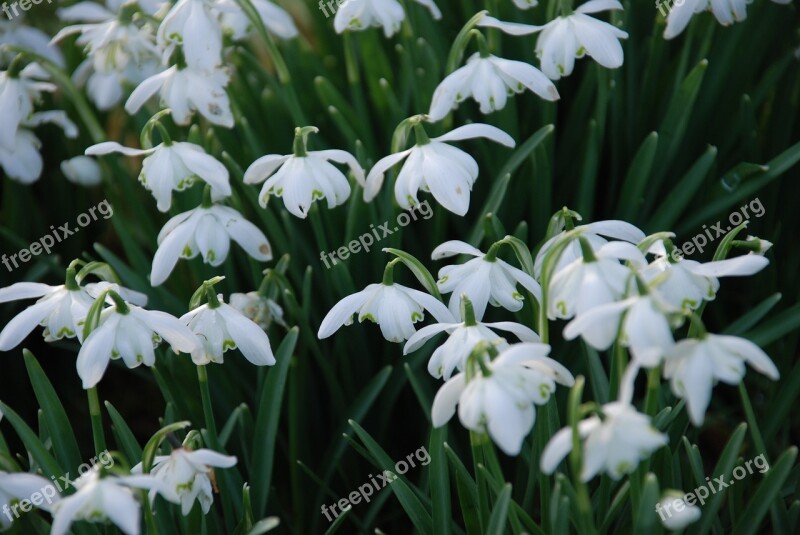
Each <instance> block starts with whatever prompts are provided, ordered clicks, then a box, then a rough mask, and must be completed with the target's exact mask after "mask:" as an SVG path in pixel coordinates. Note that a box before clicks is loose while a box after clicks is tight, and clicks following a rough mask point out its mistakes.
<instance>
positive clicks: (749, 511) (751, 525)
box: [733, 446, 797, 535]
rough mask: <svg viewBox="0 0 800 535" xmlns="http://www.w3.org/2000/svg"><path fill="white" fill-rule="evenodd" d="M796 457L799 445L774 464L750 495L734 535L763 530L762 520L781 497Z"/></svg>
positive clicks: (790, 449) (749, 533) (735, 527)
mask: <svg viewBox="0 0 800 535" xmlns="http://www.w3.org/2000/svg"><path fill="white" fill-rule="evenodd" d="M796 459H797V447H796V446H792V447H791V448H789V449H788V450H786V451H784V452H783V454H781V456H780V457H778V459H777V460H776V461H775V462H774V463H773V464H772V466H771V467H770V470H769V473H768V474H767V475H766V477H764V481H763V482H762V483H761V485H759V486H758V490H756V492H755V493H754V494H752V495H751V496H750V501H749V502H748V505H747V507H746V508H745V510H744V512H743V513H742V515H741V517H740V518H741V520H739V522H738V523H737V524H736V526H734V528H733V533H734V535H751V534H755V533H759V532H761V531H762V530H763V526H762V525H761V521H762V520H763V519H764V517H765V516H766V514H767V512H768V511H769V509H770V506H771V505H772V504H773V502H774V501H775V499H776V498H778V497H779V493H780V492H781V488H782V487H783V483H784V481H786V478H787V477H789V474H790V471H791V468H792V466H794V462H795V460H796Z"/></svg>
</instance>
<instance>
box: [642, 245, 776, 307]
mask: <svg viewBox="0 0 800 535" xmlns="http://www.w3.org/2000/svg"><path fill="white" fill-rule="evenodd" d="M671 260H672V259H671V258H670V257H667V256H662V257H660V258H657V259H656V260H654V261H653V262H652V263H651V264H650V265H648V266H647V267H646V268H644V269H642V270H641V271H640V274H641V275H642V278H644V279H645V280H646V281H647V282H650V281H653V280H654V279H655V278H656V277H658V276H660V275H661V274H662V273H667V277H666V279H665V280H664V281H663V282H661V283H660V284H659V286H658V290H659V293H660V294H661V295H662V296H663V297H664V299H665V300H666V301H667V302H668V303H670V304H671V305H672V306H674V307H675V308H688V309H691V310H695V309H697V307H699V306H700V305H701V304H702V303H703V300H706V301H713V300H714V298H715V297H716V295H717V290H718V289H719V279H718V278H717V277H736V276H749V275H753V274H755V273H758V272H759V271H761V270H762V269H764V268H765V267H766V266H767V264H769V260H767V259H766V258H764V257H763V256H759V255H755V254H747V255H744V256H738V257H736V258H729V259H726V260H716V261H713V262H706V263H703V264H701V263H700V262H697V261H695V260H685V259H684V260H680V261H678V262H673V261H671Z"/></svg>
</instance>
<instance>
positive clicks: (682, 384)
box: [664, 334, 780, 426]
mask: <svg viewBox="0 0 800 535" xmlns="http://www.w3.org/2000/svg"><path fill="white" fill-rule="evenodd" d="M745 362H747V363H748V364H750V366H752V367H753V368H755V369H756V370H757V371H758V372H759V373H763V374H764V375H766V376H767V377H769V378H770V379H772V380H773V381H777V380H778V378H779V377H780V373H779V372H778V368H776V367H775V364H774V363H773V362H772V360H770V358H769V356H767V354H766V353H764V351H763V350H762V349H761V348H760V347H758V346H757V345H756V344H754V343H753V342H751V341H749V340H746V339H744V338H739V337H737V336H726V335H717V334H706V335H705V336H704V337H702V338H700V339H686V340H681V341H680V342H678V343H677V344H675V347H673V348H672V350H671V351H670V352H668V353H667V355H666V359H665V363H664V377H665V378H667V379H669V380H670V385H671V387H672V392H673V393H674V394H675V395H676V396H678V397H679V398H682V399H685V400H686V409H687V411H688V413H689V417H690V419H691V420H692V423H693V424H694V425H696V426H700V425H702V424H703V419H704V417H705V412H706V409H707V408H708V403H709V401H710V400H711V390H712V388H713V387H714V384H716V382H717V381H722V382H723V383H727V384H730V385H736V384H739V383H740V382H741V381H742V378H743V377H744V373H745Z"/></svg>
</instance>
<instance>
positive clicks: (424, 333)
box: [403, 323, 459, 355]
mask: <svg viewBox="0 0 800 535" xmlns="http://www.w3.org/2000/svg"><path fill="white" fill-rule="evenodd" d="M458 325H459V324H458V323H434V324H433V325H427V326H425V327H423V328H422V329H420V330H418V331H417V332H415V333H414V334H413V335H411V338H409V339H408V341H407V342H406V345H405V346H404V347H403V355H408V354H409V353H413V352H414V351H416V350H417V349H419V348H420V347H422V346H423V344H425V342H427V341H428V340H430V339H431V338H433V337H434V336H436V335H437V334H439V333H442V332H444V331H446V330H448V329H453V328H455V327H457V326H458Z"/></svg>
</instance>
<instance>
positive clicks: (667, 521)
mask: <svg viewBox="0 0 800 535" xmlns="http://www.w3.org/2000/svg"><path fill="white" fill-rule="evenodd" d="M685 495H686V494H685V493H683V492H678V491H667V492H665V493H664V497H663V498H661V501H659V502H658V503H657V504H656V512H657V513H658V516H659V517H660V518H661V525H663V526H664V527H665V528H667V529H668V530H671V531H680V530H682V529H684V528H685V527H686V526H688V525H689V524H691V523H693V522H697V521H698V520H700V516H702V515H701V513H700V508H699V507H697V506H696V505H689V504H688V503H686V501H684V499H683V497H684V496H685ZM678 502H682V503H683V507H681V508H680V509H678V508H677V507H675V505H676V504H678ZM665 513H666V514H665Z"/></svg>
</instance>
